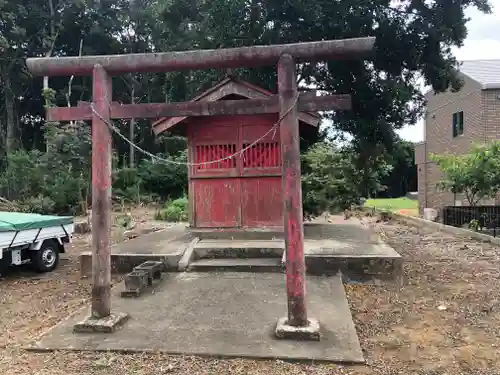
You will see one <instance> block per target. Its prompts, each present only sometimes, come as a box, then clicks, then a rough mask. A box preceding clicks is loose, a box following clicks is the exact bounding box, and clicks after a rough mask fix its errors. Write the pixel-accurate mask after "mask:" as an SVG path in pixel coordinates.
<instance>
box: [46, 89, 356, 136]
mask: <svg viewBox="0 0 500 375" xmlns="http://www.w3.org/2000/svg"><path fill="white" fill-rule="evenodd" d="M298 108H299V111H300V112H318V111H328V110H347V109H350V108H351V97H350V95H324V96H318V97H315V96H313V95H310V94H308V93H306V94H301V96H300V97H299V101H298ZM279 110H280V107H279V100H278V96H277V95H276V96H273V97H271V98H269V99H244V100H223V101H216V102H204V101H200V102H184V103H142V104H119V103H116V102H115V103H111V118H113V119H130V118H161V117H177V116H189V117H195V116H218V115H255V114H267V113H278V112H279ZM46 118H47V121H78V120H91V119H92V111H91V109H90V104H89V103H85V102H80V103H79V105H78V107H51V108H47V116H46ZM158 130H160V129H158ZM155 132H157V133H158V132H161V131H157V130H156V129H155Z"/></svg>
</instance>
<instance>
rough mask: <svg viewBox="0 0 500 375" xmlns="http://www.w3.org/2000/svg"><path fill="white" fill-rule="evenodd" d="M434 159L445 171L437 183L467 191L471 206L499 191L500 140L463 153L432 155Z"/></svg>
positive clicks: (458, 191) (447, 188)
mask: <svg viewBox="0 0 500 375" xmlns="http://www.w3.org/2000/svg"><path fill="white" fill-rule="evenodd" d="M431 160H432V161H434V162H436V163H437V165H438V166H439V167H440V168H441V170H442V172H443V173H444V178H443V180H441V181H440V182H439V184H438V186H439V187H441V188H443V189H445V190H448V191H450V192H452V193H463V194H465V197H466V199H467V201H468V202H469V204H470V205H471V206H475V205H476V204H477V203H478V202H479V201H480V200H481V199H482V198H486V197H494V196H495V195H496V194H497V193H498V192H499V191H500V141H494V142H491V143H488V144H482V145H475V146H474V147H473V148H472V150H471V151H470V152H469V153H466V154H462V155H455V154H443V155H431Z"/></svg>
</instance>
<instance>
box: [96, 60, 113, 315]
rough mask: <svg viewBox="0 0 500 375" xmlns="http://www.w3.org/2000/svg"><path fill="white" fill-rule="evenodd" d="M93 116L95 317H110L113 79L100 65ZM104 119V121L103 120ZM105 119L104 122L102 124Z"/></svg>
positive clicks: (97, 71) (98, 67)
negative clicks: (109, 124) (109, 122)
mask: <svg viewBox="0 0 500 375" xmlns="http://www.w3.org/2000/svg"><path fill="white" fill-rule="evenodd" d="M93 82H94V88H93V98H94V105H95V108H96V111H97V112H98V113H99V115H100V116H97V115H92V317H94V318H104V317H107V316H109V315H110V313H111V247H110V246H109V237H110V233H111V216H110V215H111V154H112V149H111V147H112V146H111V142H112V139H111V130H110V129H109V126H108V125H107V124H106V122H105V120H109V118H110V112H111V111H110V109H111V95H112V89H111V77H110V76H109V75H108V74H107V73H106V71H105V70H104V69H103V68H102V66H100V65H96V67H95V69H94V77H93ZM101 117H102V118H101ZM103 119H104V120H103Z"/></svg>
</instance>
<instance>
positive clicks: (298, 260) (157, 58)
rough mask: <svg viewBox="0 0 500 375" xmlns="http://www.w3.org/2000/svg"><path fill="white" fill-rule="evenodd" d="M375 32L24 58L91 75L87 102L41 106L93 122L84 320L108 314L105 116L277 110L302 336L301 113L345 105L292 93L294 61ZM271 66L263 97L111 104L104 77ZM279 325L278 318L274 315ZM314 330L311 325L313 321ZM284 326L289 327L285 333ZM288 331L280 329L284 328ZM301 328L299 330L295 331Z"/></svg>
mask: <svg viewBox="0 0 500 375" xmlns="http://www.w3.org/2000/svg"><path fill="white" fill-rule="evenodd" d="M374 42H375V38H373V37H366V38H353V39H343V40H328V41H320V42H306V43H294V44H284V45H271V46H252V47H241V48H227V49H217V50H195V51H186V52H167V53H154V54H153V53H152V54H129V55H107V56H79V57H49V58H30V59H28V60H27V66H28V68H29V69H30V71H31V72H32V73H33V74H34V75H38V76H70V75H91V74H92V75H93V99H92V100H93V103H92V105H91V106H89V105H86V106H85V105H84V106H79V107H70V108H67V107H56V108H47V120H49V121H76V120H91V121H92V212H93V215H92V307H91V318H92V319H94V320H101V319H106V318H109V317H110V315H111V304H110V299H111V298H110V297H111V293H110V291H111V250H110V246H109V234H110V229H111V221H110V209H111V155H112V145H111V140H112V139H111V130H110V128H109V125H108V124H109V121H110V120H111V119H127V118H160V117H177V116H213V115H236V114H246V115H249V114H263V113H277V112H279V113H280V116H281V117H282V120H281V124H280V135H281V140H282V155H283V187H284V189H283V194H284V230H285V249H286V286H287V296H288V319H285V322H284V323H285V325H286V326H287V327H288V328H290V331H293V330H296V331H297V330H298V331H300V330H301V329H303V330H302V333H304V332H305V333H306V334H307V332H308V331H307V330H308V329H310V328H311V320H310V319H308V318H307V312H306V304H305V294H306V290H305V261H304V232H303V218H302V188H301V180H300V150H299V121H298V112H300V111H325V110H335V109H337V110H343V109H349V108H350V96H349V95H326V96H320V97H316V96H315V95H311V94H310V93H309V94H300V95H299V94H298V88H297V80H296V68H295V64H296V63H300V62H308V61H321V60H347V59H354V58H363V57H366V56H367V54H368V53H369V52H371V50H372V48H373V45H374ZM276 63H277V65H278V95H277V96H274V97H271V98H269V99H262V100H261V99H259V100H254V99H247V100H227V101H220V102H184V103H154V104H126V105H120V104H118V103H114V102H112V87H111V75H118V74H124V73H132V72H168V71H177V70H186V69H208V68H239V67H258V66H264V65H273V64H276ZM281 323H283V320H281ZM312 328H313V329H314V327H312ZM290 331H289V332H290ZM286 333H287V332H285V334H286ZM299 333H301V332H299Z"/></svg>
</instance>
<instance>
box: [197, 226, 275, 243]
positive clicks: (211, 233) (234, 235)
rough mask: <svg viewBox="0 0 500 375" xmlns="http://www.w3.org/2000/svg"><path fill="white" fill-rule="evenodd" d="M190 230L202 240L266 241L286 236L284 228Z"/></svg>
mask: <svg viewBox="0 0 500 375" xmlns="http://www.w3.org/2000/svg"><path fill="white" fill-rule="evenodd" d="M189 232H190V233H191V235H192V236H193V237H198V238H199V239H200V240H240V241H259V240H263V241H266V240H274V239H283V238H284V232H283V228H275V229H268V228H251V229H247V228H240V229H238V228H229V229H213V228H190V229H189Z"/></svg>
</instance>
